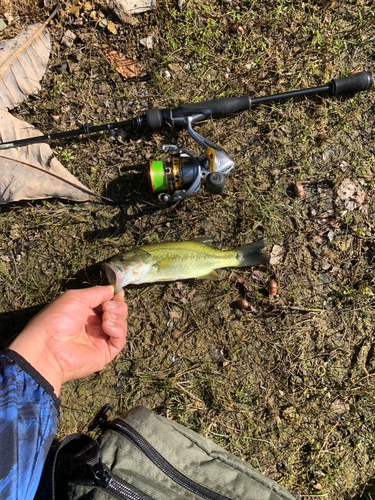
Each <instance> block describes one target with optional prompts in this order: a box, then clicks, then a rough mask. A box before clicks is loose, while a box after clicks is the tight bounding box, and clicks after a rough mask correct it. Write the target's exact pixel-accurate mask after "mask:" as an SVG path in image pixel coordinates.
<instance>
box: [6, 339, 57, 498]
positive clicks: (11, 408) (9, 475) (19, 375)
mask: <svg viewBox="0 0 375 500" xmlns="http://www.w3.org/2000/svg"><path fill="white" fill-rule="evenodd" d="M59 404H60V401H59V399H58V398H57V397H56V396H55V394H54V392H53V387H52V386H51V385H50V384H49V383H48V382H47V381H46V380H45V379H44V378H43V377H42V376H41V375H40V374H39V373H38V372H37V371H36V370H35V369H34V368H33V367H32V366H31V365H30V364H29V363H28V362H27V361H26V360H25V359H24V358H22V356H20V355H19V354H17V353H16V352H14V351H11V350H9V349H7V350H5V351H2V352H1V353H0V498H1V500H5V499H6V500H8V499H9V500H16V499H17V500H23V499H27V500H32V499H33V498H34V495H35V492H36V490H37V487H38V484H39V480H40V476H41V474H42V470H43V465H44V462H45V460H46V458H47V454H48V451H49V449H50V447H51V444H52V441H53V438H54V436H55V432H56V429H57V424H58V419H59Z"/></svg>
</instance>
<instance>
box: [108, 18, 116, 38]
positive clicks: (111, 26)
mask: <svg viewBox="0 0 375 500" xmlns="http://www.w3.org/2000/svg"><path fill="white" fill-rule="evenodd" d="M107 30H108V31H109V32H110V33H112V35H117V29H116V26H115V24H114V23H113V22H112V21H109V23H108V24H107Z"/></svg>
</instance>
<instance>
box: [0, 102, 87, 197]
mask: <svg viewBox="0 0 375 500" xmlns="http://www.w3.org/2000/svg"><path fill="white" fill-rule="evenodd" d="M38 135H41V132H40V131H39V130H38V129H36V128H35V127H33V126H32V125H30V124H28V123H27V122H25V121H23V120H18V119H17V118H15V117H14V116H12V115H11V114H10V113H8V112H7V111H4V110H0V141H1V142H8V141H13V140H18V139H26V138H28V137H35V136H38ZM51 154H52V150H51V148H50V147H49V146H48V144H44V143H41V144H33V145H30V146H24V147H20V148H11V149H4V150H0V204H4V203H10V202H12V201H18V200H37V199H43V198H54V197H56V198H64V199H68V200H74V201H88V200H91V199H92V198H93V197H94V196H96V194H95V193H94V192H92V191H90V190H89V189H88V188H86V187H85V186H84V185H83V184H81V183H80V182H79V181H78V180H77V179H76V178H75V177H74V176H73V175H72V174H70V173H69V172H68V171H67V170H66V168H64V167H63V165H62V164H61V163H60V162H59V161H58V160H57V159H56V158H52V159H51V161H50V156H51Z"/></svg>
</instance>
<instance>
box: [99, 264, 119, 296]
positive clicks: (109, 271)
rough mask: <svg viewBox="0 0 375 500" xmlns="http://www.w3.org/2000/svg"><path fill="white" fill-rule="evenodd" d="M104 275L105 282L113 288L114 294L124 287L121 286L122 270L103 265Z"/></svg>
mask: <svg viewBox="0 0 375 500" xmlns="http://www.w3.org/2000/svg"><path fill="white" fill-rule="evenodd" d="M104 269H105V274H106V276H107V280H108V282H109V284H110V285H113V286H114V287H115V293H117V292H119V291H120V290H121V288H122V287H123V286H124V285H123V284H122V281H123V280H122V279H121V272H122V271H123V269H120V268H119V267H118V266H116V265H115V264H111V263H108V264H104Z"/></svg>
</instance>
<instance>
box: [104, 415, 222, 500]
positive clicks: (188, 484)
mask: <svg viewBox="0 0 375 500" xmlns="http://www.w3.org/2000/svg"><path fill="white" fill-rule="evenodd" d="M106 428H107V429H112V430H114V431H116V432H118V433H120V434H121V435H122V436H124V437H125V438H126V439H128V441H130V442H132V443H133V444H134V445H135V446H136V447H137V448H138V450H139V451H141V452H142V453H143V454H144V455H146V457H147V458H148V459H149V460H151V462H152V463H153V464H154V465H156V467H158V469H159V470H161V471H162V472H163V473H164V474H165V475H166V476H167V477H168V478H169V479H171V480H172V481H174V482H175V483H177V484H178V485H179V486H181V487H182V488H184V489H186V490H188V491H190V492H191V493H193V494H195V495H197V496H199V497H201V498H203V499H204V500H231V499H230V498H228V497H226V496H224V495H221V494H220V493H216V492H215V491H212V490H210V489H208V488H205V487H204V486H202V485H200V484H199V483H196V482H195V481H193V480H192V479H190V478H189V477H187V476H185V475H184V474H182V472H180V471H179V470H177V469H176V468H175V467H174V466H173V465H172V464H171V463H169V462H168V460H166V459H165V458H164V457H163V456H162V455H161V454H160V453H159V452H158V451H157V450H156V449H155V448H154V447H153V446H152V445H151V444H150V443H149V442H148V441H147V440H146V439H145V438H144V437H143V436H141V434H139V432H137V431H136V430H135V429H133V427H131V426H130V425H129V424H127V423H126V422H124V421H122V420H119V419H115V420H112V421H111V422H109V423H108V424H107V425H106Z"/></svg>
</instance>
